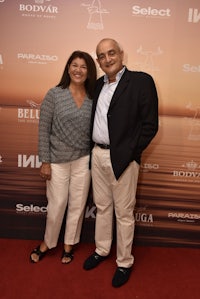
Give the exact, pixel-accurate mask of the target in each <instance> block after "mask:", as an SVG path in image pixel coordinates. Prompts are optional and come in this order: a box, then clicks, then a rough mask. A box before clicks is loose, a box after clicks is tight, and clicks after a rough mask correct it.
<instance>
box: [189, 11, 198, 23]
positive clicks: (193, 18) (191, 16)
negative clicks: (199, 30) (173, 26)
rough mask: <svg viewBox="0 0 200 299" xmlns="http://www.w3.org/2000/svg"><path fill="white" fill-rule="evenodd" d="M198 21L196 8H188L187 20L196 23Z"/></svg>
mask: <svg viewBox="0 0 200 299" xmlns="http://www.w3.org/2000/svg"><path fill="white" fill-rule="evenodd" d="M199 21H200V13H199V11H198V9H197V8H189V12H188V22H189V23H198V22H199Z"/></svg>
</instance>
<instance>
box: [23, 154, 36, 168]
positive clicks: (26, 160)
mask: <svg viewBox="0 0 200 299" xmlns="http://www.w3.org/2000/svg"><path fill="white" fill-rule="evenodd" d="M41 164H42V163H41V162H40V161H39V157H38V155H36V156H35V155H30V156H27V155H21V154H19V155H18V167H19V168H27V167H31V168H40V166H41Z"/></svg>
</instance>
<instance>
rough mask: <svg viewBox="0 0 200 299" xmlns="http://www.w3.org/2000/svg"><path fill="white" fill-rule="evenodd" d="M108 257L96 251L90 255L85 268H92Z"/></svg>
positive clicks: (84, 265)
mask: <svg viewBox="0 0 200 299" xmlns="http://www.w3.org/2000/svg"><path fill="white" fill-rule="evenodd" d="M105 259H106V256H101V255H99V254H98V253H96V252H94V253H93V254H92V255H90V256H89V257H88V258H87V259H86V261H85V262H84V264H83V268H84V269H85V270H90V269H93V268H95V267H96V266H98V265H99V264H100V263H101V262H103V261H104V260H105Z"/></svg>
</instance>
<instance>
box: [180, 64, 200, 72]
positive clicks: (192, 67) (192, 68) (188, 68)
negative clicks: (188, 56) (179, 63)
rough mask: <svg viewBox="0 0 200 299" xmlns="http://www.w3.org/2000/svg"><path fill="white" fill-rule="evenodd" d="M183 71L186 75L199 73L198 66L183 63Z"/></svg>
mask: <svg viewBox="0 0 200 299" xmlns="http://www.w3.org/2000/svg"><path fill="white" fill-rule="evenodd" d="M183 71H184V72H188V73H189V72H190V73H200V65H190V64H189V63H185V64H184V65H183Z"/></svg>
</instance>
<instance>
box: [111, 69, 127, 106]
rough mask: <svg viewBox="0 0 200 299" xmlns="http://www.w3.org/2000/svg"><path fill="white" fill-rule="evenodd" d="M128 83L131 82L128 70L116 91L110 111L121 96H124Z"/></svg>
mask: <svg viewBox="0 0 200 299" xmlns="http://www.w3.org/2000/svg"><path fill="white" fill-rule="evenodd" d="M128 82H129V71H128V70H127V69H126V70H125V72H124V74H123V75H122V77H121V79H120V81H119V83H118V85H117V88H116V89H115V92H114V94H113V97H112V100H111V102H110V107H109V109H111V108H112V107H113V105H114V104H115V103H116V102H117V100H118V98H119V97H120V96H121V94H123V92H124V89H126V87H127V84H128Z"/></svg>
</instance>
